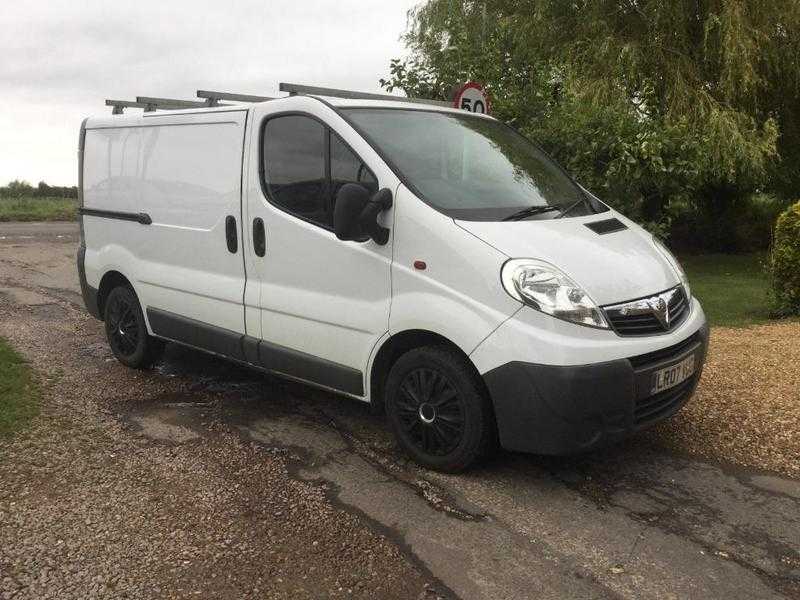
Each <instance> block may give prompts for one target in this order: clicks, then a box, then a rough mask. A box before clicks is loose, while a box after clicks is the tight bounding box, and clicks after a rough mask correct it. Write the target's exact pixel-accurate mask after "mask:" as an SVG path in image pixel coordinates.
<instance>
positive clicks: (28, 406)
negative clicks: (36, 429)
mask: <svg viewBox="0 0 800 600" xmlns="http://www.w3.org/2000/svg"><path fill="white" fill-rule="evenodd" d="M38 410H39V389H38V387H37V386H36V384H35V383H34V381H33V378H32V375H31V371H30V369H29V367H28V365H27V364H26V363H25V361H24V359H23V358H22V357H21V356H20V355H19V354H17V353H16V352H14V349H13V348H11V346H9V345H8V343H7V342H6V341H5V340H4V339H2V338H0V437H2V436H6V435H9V434H10V433H11V432H13V431H15V430H17V429H19V428H20V427H22V426H23V425H24V424H25V423H26V422H27V421H29V420H30V419H31V418H33V417H34V416H35V415H36V413H37V412H38Z"/></svg>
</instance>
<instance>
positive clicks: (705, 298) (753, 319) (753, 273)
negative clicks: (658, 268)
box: [681, 253, 769, 327]
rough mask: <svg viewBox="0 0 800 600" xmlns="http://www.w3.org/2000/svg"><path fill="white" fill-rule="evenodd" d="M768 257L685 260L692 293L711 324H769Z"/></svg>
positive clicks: (719, 256) (715, 256) (713, 256)
mask: <svg viewBox="0 0 800 600" xmlns="http://www.w3.org/2000/svg"><path fill="white" fill-rule="evenodd" d="M765 261H766V254H764V253H754V254H702V255H697V256H684V257H682V258H681V264H682V265H683V268H684V270H685V271H686V275H687V276H688V277H689V283H690V285H691V286H692V293H693V294H694V295H695V296H696V297H697V299H698V300H700V303H701V304H702V305H703V310H705V312H706V315H707V316H708V320H709V322H710V323H711V325H720V326H725V327H742V326H745V325H753V324H757V323H765V322H767V321H769V305H768V301H767V291H768V289H769V278H768V276H767V274H766V272H765V271H764V267H763V264H764V262H765Z"/></svg>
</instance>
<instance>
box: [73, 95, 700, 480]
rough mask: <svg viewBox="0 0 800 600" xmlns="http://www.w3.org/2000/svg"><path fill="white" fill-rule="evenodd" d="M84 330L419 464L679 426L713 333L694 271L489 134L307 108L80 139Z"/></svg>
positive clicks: (131, 121)
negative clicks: (222, 366) (296, 393)
mask: <svg viewBox="0 0 800 600" xmlns="http://www.w3.org/2000/svg"><path fill="white" fill-rule="evenodd" d="M80 190H81V209H80V215H81V216H80V220H81V244H80V248H79V254H78V270H79V275H80V280H81V286H82V290H83V297H84V301H85V303H86V307H87V309H88V310H89V312H91V313H92V314H93V315H94V316H96V317H98V318H100V319H102V320H103V321H104V322H105V329H106V332H107V335H108V341H109V344H110V346H111V349H112V350H113V352H114V354H115V356H116V357H117V358H118V359H119V360H120V361H121V362H122V363H124V364H125V365H128V366H130V367H135V368H141V367H146V366H148V365H150V364H152V363H153V361H155V360H157V358H158V356H159V352H160V350H161V349H162V347H163V344H164V342H176V343H179V344H185V345H187V346H191V347H193V348H197V349H199V350H203V351H206V352H211V353H213V354H216V355H219V356H222V357H225V358H227V359H231V360H233V361H236V362H238V363H241V364H245V365H249V366H252V367H254V368H257V369H261V370H264V371H267V372H270V373H274V374H276V375H280V376H285V377H289V378H292V379H296V380H300V381H303V382H307V383H309V384H313V385H316V386H319V387H322V388H325V389H328V390H331V391H333V392H337V393H339V394H343V395H346V396H349V397H351V398H356V399H358V400H362V401H364V402H370V403H373V404H374V405H376V406H380V407H382V408H383V409H385V411H386V414H387V417H388V421H389V423H390V424H391V427H392V429H393V430H394V433H395V434H396V436H397V439H398V441H399V443H400V445H401V446H402V447H403V448H404V449H405V450H406V451H407V452H408V453H409V454H410V455H411V456H412V457H413V458H414V459H416V460H417V461H418V462H420V463H421V464H423V465H425V466H427V467H430V468H434V469H440V470H447V471H456V470H459V469H463V468H465V467H466V466H467V465H469V464H470V463H471V462H472V461H473V460H474V459H475V458H476V457H477V456H478V455H480V454H481V453H482V452H483V451H484V450H485V449H487V448H488V447H489V446H491V445H492V444H493V443H496V442H499V444H500V445H501V446H503V447H505V448H508V449H511V450H518V451H526V452H536V453H548V454H561V453H569V452H575V451H580V450H587V449H590V448H593V447H596V446H598V445H600V444H604V443H606V442H608V441H611V440H615V439H618V438H620V437H622V436H624V435H626V434H629V433H631V432H635V431H637V430H640V429H642V428H645V427H647V426H649V425H651V424H653V423H655V422H657V421H659V420H662V419H664V418H667V417H669V416H671V415H673V414H674V413H675V412H676V411H677V410H678V409H679V408H680V407H681V406H682V405H683V404H684V403H685V402H686V401H687V399H688V398H689V397H690V396H691V394H692V392H693V390H694V389H695V386H696V385H697V381H698V379H699V377H700V373H701V369H702V365H703V361H704V358H705V353H706V347H707V340H708V329H707V325H706V319H705V316H704V314H703V311H702V309H701V307H700V304H699V303H698V302H697V300H696V299H694V298H693V297H692V293H691V289H690V287H689V284H688V282H687V280H686V277H685V275H684V273H683V271H682V270H681V267H680V266H679V264H678V262H677V261H676V260H675V258H674V257H673V256H672V255H671V254H670V253H669V251H668V250H667V249H666V248H665V247H664V246H663V245H661V244H660V243H659V242H658V241H657V240H656V239H655V238H654V237H653V236H652V235H650V234H649V233H647V232H646V231H645V230H643V229H642V228H641V227H639V226H638V225H636V224H635V223H633V222H631V221H630V220H629V219H627V218H625V217H624V216H623V215H621V214H619V213H617V212H616V211H614V210H612V209H610V208H609V207H608V206H607V205H605V204H604V203H603V202H601V201H600V200H598V199H597V198H596V197H595V196H593V195H592V194H591V193H589V192H588V191H587V190H585V189H583V188H582V187H581V186H580V185H579V184H578V183H576V182H575V181H574V180H573V179H572V178H571V177H570V176H569V174H568V173H566V172H565V171H564V170H563V169H562V168H561V167H559V165H558V164H556V163H554V162H553V161H552V160H551V159H550V158H549V157H548V156H547V155H546V154H545V153H544V152H542V150H540V149H539V148H538V147H537V146H536V145H535V144H533V143H532V142H530V141H529V140H527V139H526V138H525V137H523V136H522V135H520V134H519V133H517V132H516V131H514V130H513V129H512V128H510V127H508V126H506V125H504V124H503V123H501V122H499V121H497V120H495V119H493V118H491V117H489V116H486V115H476V114H471V113H468V112H465V111H461V110H456V109H451V108H446V107H442V106H432V105H429V104H414V103H409V102H404V101H400V100H397V101H395V100H390V99H389V100H374V99H363V98H357V97H356V98H336V97H323V96H315V95H294V96H290V97H285V98H280V99H274V100H269V101H266V102H259V103H250V104H236V105H228V106H221V107H216V108H214V107H211V108H197V109H186V110H172V111H155V112H144V113H143V114H140V115H130V116H129V115H112V116H107V117H98V118H90V119H87V120H86V121H84V123H83V126H82V128H81V133H80Z"/></svg>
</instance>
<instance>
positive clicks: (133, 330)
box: [106, 294, 141, 358]
mask: <svg viewBox="0 0 800 600" xmlns="http://www.w3.org/2000/svg"><path fill="white" fill-rule="evenodd" d="M106 334H107V335H108V343H109V344H110V345H111V350H113V352H114V354H115V355H117V356H123V357H126V358H130V357H132V356H133V355H134V354H135V353H136V350H137V349H138V347H139V338H140V337H141V336H140V335H139V324H138V323H137V322H136V315H135V313H134V307H133V304H132V302H131V298H130V297H129V296H128V295H126V294H112V295H111V296H110V297H109V299H108V310H107V311H106Z"/></svg>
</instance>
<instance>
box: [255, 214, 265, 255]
mask: <svg viewBox="0 0 800 600" xmlns="http://www.w3.org/2000/svg"><path fill="white" fill-rule="evenodd" d="M253 251H255V253H256V256H264V254H266V252H267V234H266V232H265V231H264V221H263V220H262V219H261V217H256V218H255V219H253Z"/></svg>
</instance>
